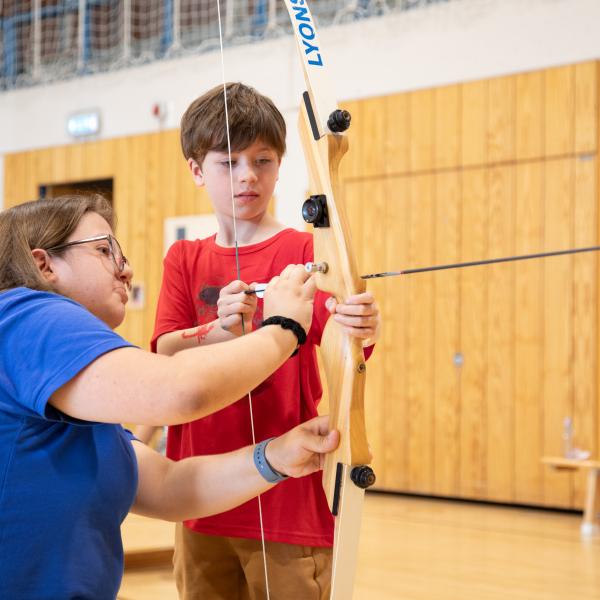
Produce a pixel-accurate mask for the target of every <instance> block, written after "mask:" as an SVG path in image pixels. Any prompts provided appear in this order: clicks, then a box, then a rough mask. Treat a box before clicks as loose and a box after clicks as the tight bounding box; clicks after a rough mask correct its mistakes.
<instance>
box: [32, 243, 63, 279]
mask: <svg viewBox="0 0 600 600" xmlns="http://www.w3.org/2000/svg"><path fill="white" fill-rule="evenodd" d="M31 256H33V260H34V261H35V264H36V265H37V268H38V269H39V270H40V275H41V276H42V277H43V278H44V279H45V280H46V281H48V282H49V283H54V282H55V281H56V279H57V278H56V273H55V272H54V271H53V270H52V264H51V262H52V261H51V260H50V255H49V254H48V252H46V250H42V249H41V248H34V249H33V250H32V251H31Z"/></svg>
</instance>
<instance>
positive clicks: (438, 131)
mask: <svg viewBox="0 0 600 600" xmlns="http://www.w3.org/2000/svg"><path fill="white" fill-rule="evenodd" d="M460 99H461V87H460V86H459V85H450V86H447V87H443V88H439V89H437V90H435V113H434V120H433V122H434V126H435V132H434V144H433V151H434V156H433V165H434V167H435V168H436V169H450V168H456V167H458V166H459V165H460V127H461V121H460V119H461V113H460V108H461V101H460Z"/></svg>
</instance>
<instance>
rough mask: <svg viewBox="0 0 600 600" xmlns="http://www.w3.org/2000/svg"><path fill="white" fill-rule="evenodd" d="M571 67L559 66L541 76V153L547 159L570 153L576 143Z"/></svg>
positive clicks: (573, 75)
mask: <svg viewBox="0 0 600 600" xmlns="http://www.w3.org/2000/svg"><path fill="white" fill-rule="evenodd" d="M574 80H575V73H574V68H573V67H570V66H567V67H558V68H555V69H548V70H547V71H545V73H544V84H545V85H544V99H545V103H544V138H545V149H544V153H545V156H547V157H552V156H565V155H567V154H570V153H571V152H573V148H574V141H575V128H574V125H575V94H574V91H575V90H574Z"/></svg>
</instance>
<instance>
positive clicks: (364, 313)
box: [325, 292, 381, 347]
mask: <svg viewBox="0 0 600 600" xmlns="http://www.w3.org/2000/svg"><path fill="white" fill-rule="evenodd" d="M325 306H326V307H327V310H328V311H329V312H330V313H331V314H332V315H333V319H334V320H335V321H336V322H338V323H339V324H340V325H342V327H343V328H344V329H345V331H346V332H347V333H348V334H349V335H351V336H353V337H357V338H359V339H361V340H362V341H363V346H364V347H366V346H372V345H373V344H374V343H375V342H376V341H377V339H378V338H379V334H380V330H381V319H380V317H379V307H378V306H377V304H376V303H375V298H374V296H373V294H371V292H364V293H363V294H356V295H354V296H350V298H348V299H347V300H346V301H345V302H343V303H338V302H337V301H336V299H335V298H328V299H327V302H326V303H325Z"/></svg>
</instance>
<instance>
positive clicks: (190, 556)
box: [174, 523, 332, 600]
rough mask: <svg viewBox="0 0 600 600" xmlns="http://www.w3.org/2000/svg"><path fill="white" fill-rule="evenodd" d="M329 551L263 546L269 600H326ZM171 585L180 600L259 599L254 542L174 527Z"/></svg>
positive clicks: (260, 570) (260, 568)
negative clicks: (173, 566) (177, 592)
mask: <svg viewBox="0 0 600 600" xmlns="http://www.w3.org/2000/svg"><path fill="white" fill-rule="evenodd" d="M331 559H332V550H331V548H313V547H311V546H297V545H294V544H280V543H276V542H267V569H268V575H269V592H270V596H271V600H295V599H298V600H327V599H328V598H329V593H330V592H329V590H330V584H331ZM174 563H175V581H176V583H177V590H178V591H179V597H180V598H181V599H182V600H264V599H266V597H267V594H266V587H265V572H264V565H263V553H262V544H261V541H260V540H247V539H243V538H233V537H220V536H210V535H204V534H201V533H195V532H193V531H191V530H190V529H188V528H187V527H184V526H183V525H182V524H181V523H178V524H177V528H176V533H175V558H174Z"/></svg>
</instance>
